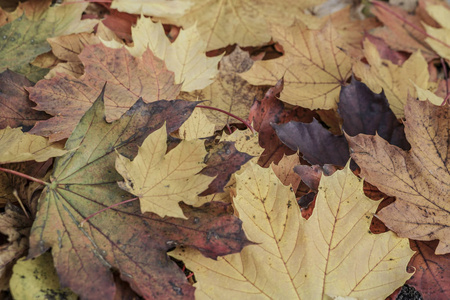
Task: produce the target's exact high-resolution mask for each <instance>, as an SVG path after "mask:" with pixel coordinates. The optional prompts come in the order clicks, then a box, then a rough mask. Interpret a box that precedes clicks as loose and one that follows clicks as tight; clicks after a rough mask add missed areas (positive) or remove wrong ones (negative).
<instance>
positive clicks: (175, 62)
mask: <svg viewBox="0 0 450 300" xmlns="http://www.w3.org/2000/svg"><path fill="white" fill-rule="evenodd" d="M131 31H132V35H133V41H134V44H133V46H132V47H128V46H125V47H126V48H127V49H128V50H129V51H130V53H131V54H132V55H133V56H135V57H140V56H142V54H143V53H144V52H145V51H146V50H147V48H149V49H150V50H151V51H152V52H153V53H154V54H155V56H156V57H158V58H159V59H161V60H163V61H164V62H165V64H166V66H167V69H168V70H170V71H172V72H174V73H175V82H176V83H177V84H178V83H179V84H181V86H182V87H181V90H182V91H186V92H191V91H194V90H200V89H203V88H205V87H207V86H208V85H210V84H211V83H212V82H213V78H214V77H215V76H216V74H217V72H218V69H217V64H218V63H219V61H220V59H221V58H222V55H218V56H216V57H207V56H206V42H205V41H204V40H203V39H202V37H201V35H200V34H199V32H198V30H197V28H196V26H191V27H189V28H187V29H185V30H183V29H181V30H180V33H179V34H178V37H177V39H176V40H175V42H173V43H170V41H169V39H168V38H167V36H166V34H165V32H164V28H163V26H162V25H161V23H153V21H152V19H150V18H145V17H141V18H140V19H138V21H137V24H136V26H135V27H132V28H131ZM104 44H105V45H107V46H108V47H113V48H120V47H122V46H123V45H122V44H120V43H117V42H111V41H109V42H108V41H104Z"/></svg>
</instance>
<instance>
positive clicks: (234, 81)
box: [180, 47, 263, 128]
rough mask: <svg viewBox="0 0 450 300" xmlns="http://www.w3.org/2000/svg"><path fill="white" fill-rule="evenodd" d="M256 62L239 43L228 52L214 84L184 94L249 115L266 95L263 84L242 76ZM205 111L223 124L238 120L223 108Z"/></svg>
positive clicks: (227, 109)
mask: <svg viewBox="0 0 450 300" xmlns="http://www.w3.org/2000/svg"><path fill="white" fill-rule="evenodd" d="M252 65H253V60H252V59H251V58H250V55H249V54H248V53H247V52H245V51H243V50H241V48H239V47H236V49H234V51H233V52H232V53H231V54H230V55H227V56H224V57H223V58H222V60H221V61H220V68H219V73H218V75H217V76H216V79H215V80H214V82H212V84H211V85H209V86H207V87H206V88H204V89H203V90H201V91H195V92H192V93H189V94H187V93H181V94H180V98H182V99H185V100H191V101H196V100H208V105H210V106H213V107H215V108H218V109H221V110H224V111H226V112H229V113H231V114H233V115H235V116H238V117H240V118H243V119H245V118H246V117H247V111H248V110H249V108H250V107H251V106H252V104H253V100H254V99H255V98H256V99H257V98H261V97H262V95H263V89H262V88H261V87H257V86H252V85H250V84H248V82H246V81H245V80H243V79H242V78H241V77H240V76H239V74H241V73H243V72H245V71H248V70H250V68H251V66H252ZM205 113H206V114H207V115H208V118H209V119H210V121H211V122H213V123H215V124H216V125H217V127H220V128H223V126H224V125H225V124H229V123H233V121H234V119H232V118H231V117H230V116H228V115H226V114H224V113H223V112H219V111H214V110H208V111H207V112H205Z"/></svg>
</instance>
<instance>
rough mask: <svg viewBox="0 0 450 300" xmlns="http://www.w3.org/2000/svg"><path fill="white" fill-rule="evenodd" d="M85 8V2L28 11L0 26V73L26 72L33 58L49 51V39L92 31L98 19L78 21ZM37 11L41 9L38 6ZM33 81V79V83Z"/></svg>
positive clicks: (45, 2) (44, 4)
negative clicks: (34, 12) (9, 71)
mask: <svg viewBox="0 0 450 300" xmlns="http://www.w3.org/2000/svg"><path fill="white" fill-rule="evenodd" d="M33 2H34V3H37V2H38V1H33ZM40 2H41V3H40V4H42V5H41V6H44V7H45V6H46V5H47V6H46V7H48V5H49V4H50V3H49V1H40ZM87 5H88V3H76V4H65V5H55V6H53V7H50V8H48V9H46V10H45V11H44V12H43V13H38V14H36V15H33V13H32V12H28V11H27V13H26V14H22V15H21V16H20V17H18V18H17V19H15V20H13V21H12V22H10V23H7V24H5V25H3V26H1V27H0V39H2V40H3V43H2V46H0V57H2V60H1V61H0V72H3V71H4V70H6V69H10V70H12V71H15V72H18V73H24V72H26V71H27V69H29V68H30V65H29V63H30V62H32V61H33V60H34V58H35V57H37V56H38V55H39V54H42V53H45V52H47V51H49V50H50V45H49V44H48V43H47V41H46V39H47V38H49V37H54V36H59V35H65V34H70V33H77V32H83V31H91V30H92V29H93V27H94V26H95V24H97V22H98V21H97V20H83V21H80V18H81V14H82V12H83V11H84V10H85V8H86V6H87ZM38 9H42V7H39V6H38ZM38 77H39V76H38ZM31 79H32V78H31ZM36 79H37V78H34V80H35V81H37V80H36Z"/></svg>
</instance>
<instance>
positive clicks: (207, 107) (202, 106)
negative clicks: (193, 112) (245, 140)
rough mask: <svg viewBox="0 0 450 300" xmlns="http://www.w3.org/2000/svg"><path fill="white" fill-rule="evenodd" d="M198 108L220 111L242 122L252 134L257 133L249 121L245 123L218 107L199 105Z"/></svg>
mask: <svg viewBox="0 0 450 300" xmlns="http://www.w3.org/2000/svg"><path fill="white" fill-rule="evenodd" d="M196 107H199V108H206V109H211V110H216V111H220V112H221V113H224V114H226V115H228V116H230V117H232V118H235V119H236V120H238V121H240V122H242V123H243V124H244V125H245V126H247V128H248V129H250V130H251V132H252V133H255V129H253V127H252V125H250V124H249V123H248V122H247V121H245V120H244V119H242V118H240V117H238V116H236V115H234V114H232V113H230V112H228V111H226V110H223V109H220V108H216V107H212V106H206V105H197V106H196Z"/></svg>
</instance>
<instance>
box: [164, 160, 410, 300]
mask: <svg viewBox="0 0 450 300" xmlns="http://www.w3.org/2000/svg"><path fill="white" fill-rule="evenodd" d="M236 181H237V186H236V190H237V196H236V197H235V198H234V205H235V207H236V210H237V213H238V214H239V217H240V218H241V219H242V221H243V227H244V230H245V232H246V234H247V236H248V237H249V239H250V240H252V241H254V242H255V243H256V244H255V245H249V246H247V247H245V248H244V249H243V250H242V251H241V252H240V253H238V254H232V255H228V256H225V257H220V258H218V260H217V261H213V260H210V259H204V258H203V257H202V256H201V255H200V254H199V253H198V252H196V251H195V250H193V249H178V250H176V251H175V252H174V253H173V254H172V255H174V256H175V257H176V258H178V259H182V260H183V261H184V262H185V263H186V265H187V267H188V268H189V269H190V270H193V271H194V273H195V276H196V278H197V280H198V282H197V283H196V284H195V286H196V288H197V290H196V297H197V299H207V298H211V299H231V298H233V299H238V298H239V299H243V298H249V297H252V298H255V299H256V298H258V299H273V298H283V299H324V298H325V299H326V298H329V297H330V298H339V297H347V298H364V299H383V298H385V297H387V296H388V295H389V294H390V293H392V292H393V291H394V290H395V289H396V288H397V287H399V286H401V285H402V284H403V283H404V282H405V281H406V280H407V279H408V278H409V277H410V276H411V275H412V274H411V273H407V272H406V265H407V264H408V261H409V259H410V258H411V256H412V255H413V251H411V249H409V243H408V240H407V239H402V238H398V237H396V236H395V234H394V233H392V232H387V233H384V234H379V235H374V234H372V233H371V232H370V230H369V226H370V220H371V218H372V215H373V213H374V212H375V209H376V207H377V205H378V203H377V202H375V201H372V200H370V199H369V198H367V197H365V196H364V193H363V189H362V184H363V183H362V180H360V179H359V178H357V177H356V176H355V175H353V173H352V172H351V170H350V168H349V165H348V164H347V166H346V168H345V169H344V170H342V171H337V172H336V173H335V174H334V175H332V176H329V177H325V176H323V177H322V179H321V184H320V187H319V194H318V198H317V200H316V201H317V203H316V208H315V211H314V213H313V215H312V217H311V218H310V219H309V220H308V221H306V220H304V219H302V218H301V216H300V211H299V209H298V206H297V205H296V200H295V196H294V193H293V192H292V191H291V190H290V188H289V187H287V186H284V185H283V184H282V183H281V182H280V181H279V180H278V178H277V177H276V175H275V173H274V172H273V171H272V170H271V168H268V169H263V168H261V167H259V166H256V165H254V164H251V163H250V164H249V165H248V167H247V168H246V169H245V171H244V172H242V173H241V174H238V175H237V176H236ZM356 261H357V262H358V263H355V262H356Z"/></svg>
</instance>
